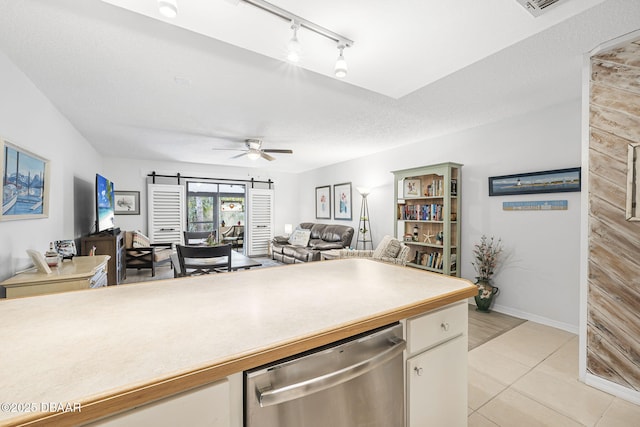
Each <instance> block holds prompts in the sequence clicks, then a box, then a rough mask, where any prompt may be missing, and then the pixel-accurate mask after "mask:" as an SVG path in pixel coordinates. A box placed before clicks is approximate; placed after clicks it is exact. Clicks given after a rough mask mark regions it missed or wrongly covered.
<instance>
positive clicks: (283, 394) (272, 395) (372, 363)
mask: <svg viewBox="0 0 640 427" xmlns="http://www.w3.org/2000/svg"><path fill="white" fill-rule="evenodd" d="M390 341H391V340H390ZM391 342H392V343H393V345H392V346H391V347H389V348H387V349H386V350H384V351H382V352H380V353H378V354H376V355H375V356H373V357H371V358H369V359H365V360H362V361H360V362H358V363H354V364H353V365H351V366H347V367H345V368H342V369H340V370H337V371H335V372H330V373H328V374H325V375H321V376H319V377H316V378H311V379H308V380H305V381H301V382H299V383H295V384H290V385H287V386H284V387H281V388H277V389H275V390H261V391H258V401H259V402H260V406H261V407H263V408H264V407H266V406H273V405H278V404H280V403H284V402H288V401H290V400H294V399H299V398H301V397H305V396H308V395H310V394H313V393H316V392H319V391H322V390H326V389H328V388H331V387H334V386H337V385H339V384H342V383H344V382H347V381H349V380H351V379H353V378H356V377H359V376H360V375H364V374H366V373H367V372H369V371H371V370H372V369H375V368H376V367H378V366H380V365H382V364H384V363H386V362H388V361H389V360H391V359H393V358H394V357H396V356H398V355H399V354H401V353H402V352H403V351H404V349H405V348H406V346H407V343H406V342H405V341H404V340H403V339H397V340H393V341H391Z"/></svg>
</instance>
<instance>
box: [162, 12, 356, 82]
mask: <svg viewBox="0 0 640 427" xmlns="http://www.w3.org/2000/svg"><path fill="white" fill-rule="evenodd" d="M159 1H160V2H161V3H162V2H163V0H159ZM164 1H166V0H164ZM173 1H174V2H175V0H173ZM240 1H243V2H244V3H246V4H249V5H251V6H255V7H256V8H258V9H260V10H263V11H265V12H267V13H270V14H272V15H274V16H277V17H278V18H281V19H284V20H286V21H287V22H290V23H291V29H292V30H293V37H292V38H291V40H289V43H287V60H288V61H289V62H292V63H297V62H299V61H300V53H301V52H302V47H301V45H300V42H299V41H298V29H300V28H304V29H305V30H308V31H311V32H314V33H316V34H318V35H320V36H322V37H326V38H328V39H329V40H332V41H334V42H336V43H338V49H340V56H339V57H338V61H337V62H336V66H335V74H336V77H339V78H343V77H345V76H346V75H347V63H346V61H345V60H344V56H343V55H342V50H343V49H344V48H345V47H351V46H353V43H354V42H353V40H350V39H349V38H347V37H345V36H343V35H340V34H338V33H334V32H333V31H331V30H329V29H327V28H325V27H322V26H320V25H318V24H315V23H313V22H311V21H309V20H308V19H304V18H303V17H301V16H298V15H295V14H293V13H291V12H289V11H288V10H285V9H283V8H281V7H279V6H276V5H275V4H273V3H269V2H268V1H266V0H235V3H239V2H240Z"/></svg>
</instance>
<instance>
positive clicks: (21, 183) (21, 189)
mask: <svg viewBox="0 0 640 427" xmlns="http://www.w3.org/2000/svg"><path fill="white" fill-rule="evenodd" d="M0 148H1V155H0V156H1V161H2V163H1V165H2V166H1V167H2V199H1V200H2V213H1V214H0V220H3V221H6V220H14V219H35V218H47V217H48V216H49V161H48V160H47V159H44V158H42V157H40V156H38V155H36V154H34V153H31V152H29V151H27V150H24V149H22V148H20V147H18V146H17V145H13V144H11V143H9V142H7V141H2V140H0Z"/></svg>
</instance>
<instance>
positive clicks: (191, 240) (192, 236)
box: [184, 230, 216, 246]
mask: <svg viewBox="0 0 640 427" xmlns="http://www.w3.org/2000/svg"><path fill="white" fill-rule="evenodd" d="M210 238H212V239H213V240H214V241H215V240H216V232H215V230H213V231H185V232H184V244H185V245H187V246H189V245H200V244H203V243H206V242H207V240H209V239H210Z"/></svg>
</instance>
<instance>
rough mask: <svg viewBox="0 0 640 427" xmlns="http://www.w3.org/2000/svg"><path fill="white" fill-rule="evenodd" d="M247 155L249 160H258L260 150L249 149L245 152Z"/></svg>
mask: <svg viewBox="0 0 640 427" xmlns="http://www.w3.org/2000/svg"><path fill="white" fill-rule="evenodd" d="M247 157H248V158H250V159H251V160H258V159H259V158H260V152H258V151H256V150H251V151H249V153H247Z"/></svg>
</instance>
